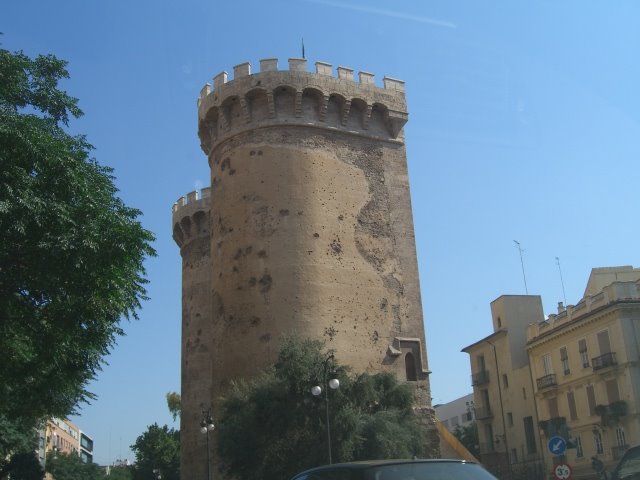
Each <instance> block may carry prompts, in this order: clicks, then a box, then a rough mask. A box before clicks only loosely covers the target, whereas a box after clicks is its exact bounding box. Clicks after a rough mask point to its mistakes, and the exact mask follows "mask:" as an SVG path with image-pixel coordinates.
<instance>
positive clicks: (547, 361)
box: [542, 353, 553, 375]
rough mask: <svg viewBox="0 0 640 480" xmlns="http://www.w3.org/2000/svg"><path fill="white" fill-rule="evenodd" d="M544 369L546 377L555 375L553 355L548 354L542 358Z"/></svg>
mask: <svg viewBox="0 0 640 480" xmlns="http://www.w3.org/2000/svg"><path fill="white" fill-rule="evenodd" d="M542 369H543V370H544V374H545V375H551V374H552V373H553V364H552V363H551V354H549V353H547V354H546V355H543V356H542Z"/></svg>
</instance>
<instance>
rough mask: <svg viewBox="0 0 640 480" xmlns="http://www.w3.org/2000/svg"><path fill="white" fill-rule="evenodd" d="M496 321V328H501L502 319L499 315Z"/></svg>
mask: <svg viewBox="0 0 640 480" xmlns="http://www.w3.org/2000/svg"><path fill="white" fill-rule="evenodd" d="M496 323H497V324H498V328H502V320H500V317H498V318H497V319H496Z"/></svg>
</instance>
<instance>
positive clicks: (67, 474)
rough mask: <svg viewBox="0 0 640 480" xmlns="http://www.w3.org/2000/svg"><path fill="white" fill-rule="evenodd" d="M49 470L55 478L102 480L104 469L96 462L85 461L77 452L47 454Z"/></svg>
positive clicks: (59, 479) (60, 479)
mask: <svg viewBox="0 0 640 480" xmlns="http://www.w3.org/2000/svg"><path fill="white" fill-rule="evenodd" d="M46 470H47V472H48V473H50V474H51V475H53V478H54V480H102V479H103V478H104V472H103V470H102V469H101V468H100V467H99V466H98V465H97V464H95V463H92V462H89V463H84V462H83V461H82V460H81V459H80V456H78V454H77V453H54V452H49V453H48V454H47V468H46Z"/></svg>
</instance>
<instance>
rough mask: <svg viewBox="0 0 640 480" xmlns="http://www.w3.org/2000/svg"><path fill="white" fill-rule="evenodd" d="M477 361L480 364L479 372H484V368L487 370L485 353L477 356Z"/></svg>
mask: <svg viewBox="0 0 640 480" xmlns="http://www.w3.org/2000/svg"><path fill="white" fill-rule="evenodd" d="M476 363H477V364H478V371H479V372H483V371H484V370H486V368H485V364H484V355H483V354H481V355H478V356H477V357H476Z"/></svg>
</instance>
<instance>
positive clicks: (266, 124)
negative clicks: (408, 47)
mask: <svg viewBox="0 0 640 480" xmlns="http://www.w3.org/2000/svg"><path fill="white" fill-rule="evenodd" d="M331 73H332V72H331V66H330V65H328V64H325V63H321V62H318V63H317V64H316V72H315V73H310V72H307V67H306V60H303V59H291V60H290V61H289V69H288V70H284V71H283V70H277V64H276V61H275V60H272V59H270V60H263V61H261V71H260V72H259V73H257V74H253V75H252V74H251V73H250V66H249V64H242V65H238V66H237V67H235V69H234V79H233V81H227V74H226V73H222V74H220V75H218V76H217V77H215V79H214V88H213V90H211V89H210V88H209V87H205V88H204V89H203V91H202V95H201V97H200V100H199V109H198V111H199V136H200V140H201V143H202V147H203V150H204V151H205V152H206V153H207V155H208V158H209V164H210V166H211V198H212V202H211V210H210V214H211V239H210V240H211V259H212V261H211V308H212V323H211V333H212V336H211V338H212V347H211V356H212V378H213V385H212V389H213V392H214V395H215V396H217V395H219V394H221V393H222V392H224V389H225V388H226V386H227V385H228V383H229V381H231V380H234V379H238V378H242V377H251V376H253V375H254V374H255V373H256V372H257V371H259V370H261V369H262V368H264V366H266V365H269V364H271V363H273V361H274V360H275V356H276V355H277V351H278V347H279V342H280V340H281V338H282V337H283V336H284V335H296V336H300V337H310V338H316V339H325V340H326V341H327V345H328V347H330V348H333V349H335V350H336V352H337V358H338V360H339V361H340V362H341V363H344V364H347V365H350V366H351V367H352V368H353V369H354V370H355V371H364V370H366V371H371V372H375V371H380V370H390V371H394V372H395V373H396V374H397V376H398V377H399V378H400V379H406V380H410V381H416V385H417V386H420V389H419V390H420V392H421V393H422V394H421V403H422V404H424V405H429V406H430V400H429V395H428V378H427V373H428V372H427V363H426V354H425V345H424V328H423V321H422V311H421V304H420V293H419V284H418V273H417V263H416V256H415V244H414V238H413V223H412V218H411V205H410V197H409V186H408V177H407V167H406V155H405V148H404V138H403V135H402V126H403V125H404V123H405V122H406V121H407V118H408V115H407V112H406V103H405V97H404V85H403V83H402V82H400V81H397V80H393V79H389V78H385V81H384V83H385V88H378V87H377V86H375V84H374V83H373V75H371V74H369V73H366V72H360V75H359V82H356V81H354V78H353V71H352V70H351V69H347V68H342V67H339V68H338V76H337V78H336V77H333V76H332V75H331ZM407 362H409V363H407ZM407 365H409V367H407ZM407 368H410V369H412V371H411V372H409V371H408V370H407Z"/></svg>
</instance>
